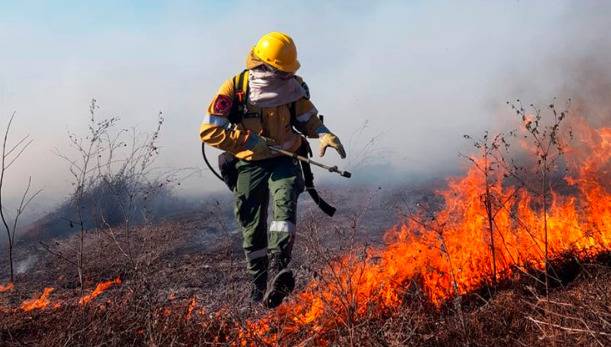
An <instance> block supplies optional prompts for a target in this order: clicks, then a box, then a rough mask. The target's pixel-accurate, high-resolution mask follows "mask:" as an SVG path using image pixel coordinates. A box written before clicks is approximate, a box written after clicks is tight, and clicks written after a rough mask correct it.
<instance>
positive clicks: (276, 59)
mask: <svg viewBox="0 0 611 347" xmlns="http://www.w3.org/2000/svg"><path fill="white" fill-rule="evenodd" d="M254 53H255V55H256V56H257V58H259V59H261V60H262V61H263V62H264V63H266V64H269V65H271V66H273V67H275V68H276V69H278V70H281V71H284V72H290V73H294V72H295V71H297V69H299V66H301V65H300V64H299V61H297V47H296V46H295V42H293V39H292V38H291V37H290V36H288V35H287V34H284V33H280V32H277V31H273V32H271V33H267V34H265V35H263V36H262V37H261V38H260V39H259V42H257V45H256V46H255V48H254Z"/></svg>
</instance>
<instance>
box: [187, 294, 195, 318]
mask: <svg viewBox="0 0 611 347" xmlns="http://www.w3.org/2000/svg"><path fill="white" fill-rule="evenodd" d="M195 307H197V299H195V298H192V299H191V302H190V303H189V307H188V308H187V314H186V315H185V319H186V320H189V319H191V316H192V315H193V310H194V309H195Z"/></svg>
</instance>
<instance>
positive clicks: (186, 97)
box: [0, 1, 611, 201]
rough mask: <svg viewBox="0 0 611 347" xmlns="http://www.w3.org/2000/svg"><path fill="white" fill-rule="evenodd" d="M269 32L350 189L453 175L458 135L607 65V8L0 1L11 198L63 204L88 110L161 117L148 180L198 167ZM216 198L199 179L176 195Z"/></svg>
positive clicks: (585, 4) (1, 108)
mask: <svg viewBox="0 0 611 347" xmlns="http://www.w3.org/2000/svg"><path fill="white" fill-rule="evenodd" d="M268 31H284V32H287V33H289V34H291V35H292V36H293V37H294V39H295V41H296V43H297V45H298V52H299V59H300V61H301V65H302V68H301V70H300V71H299V74H300V75H302V76H303V77H304V78H305V80H306V81H307V82H308V84H309V86H310V90H311V94H312V99H313V102H314V103H315V104H316V105H317V108H318V109H319V110H320V111H321V113H323V114H325V115H326V123H327V125H328V127H329V128H330V129H332V130H334V131H335V132H336V133H337V134H338V135H339V136H340V138H341V139H342V140H343V142H344V143H345V144H346V145H347V151H348V154H349V158H348V160H347V161H346V162H344V163H342V164H343V165H344V166H345V167H347V168H349V169H351V170H353V171H354V176H355V179H358V177H361V180H362V179H363V178H365V177H366V178H371V179H372V180H375V179H376V177H378V178H379V177H385V178H387V177H393V178H399V179H406V180H407V179H409V178H410V177H413V176H417V175H431V174H438V173H440V172H441V173H443V172H444V171H445V170H447V169H449V168H453V167H456V165H457V164H456V163H457V162H458V159H457V157H456V154H457V152H458V151H459V150H462V149H464V148H465V146H464V140H463V139H462V134H464V133H471V134H477V133H479V132H480V131H481V130H483V129H486V128H493V127H497V126H499V124H501V123H503V121H502V116H506V114H507V113H506V111H507V110H506V106H505V104H504V102H505V101H506V100H507V99H509V98H514V97H522V98H530V99H529V101H533V102H541V103H546V102H547V101H548V100H549V99H550V98H552V97H553V96H556V95H557V93H558V91H559V90H561V89H562V88H563V87H565V86H566V84H567V83H569V81H571V80H572V78H573V77H571V75H572V74H573V72H572V70H570V68H568V66H575V65H579V64H583V63H584V62H586V64H587V62H588V59H595V60H596V59H598V60H601V59H603V58H604V59H606V58H609V56H610V55H609V52H610V51H609V49H610V47H611V45H610V43H609V40H611V39H610V36H609V33H610V32H611V2H604V1H574V2H570V1H471V2H465V1H448V2H438V1H401V2H394V1H383V2H373V1H362V2H360V1H293V2H289V1H256V2H255V1H222V2H221V1H218V2H214V1H210V2H205V1H2V2H0V121H2V123H3V124H4V123H5V122H6V120H7V118H8V116H9V115H10V113H11V112H12V111H17V120H16V122H15V126H14V134H15V136H17V135H20V134H26V133H29V134H30V135H31V136H32V137H33V138H34V140H35V141H34V143H33V144H32V146H31V148H30V149H29V150H28V152H27V153H26V155H25V156H24V157H23V159H22V161H21V162H20V163H18V164H17V166H16V167H15V168H14V169H13V171H11V172H10V173H9V178H8V179H9V182H10V184H9V186H8V193H9V194H13V195H14V194H15V192H16V191H18V190H19V189H17V188H19V187H20V185H21V184H22V183H23V180H24V179H25V178H26V177H27V176H28V175H31V176H32V177H33V181H34V184H35V186H36V187H39V188H43V189H44V190H45V192H44V195H43V196H42V201H57V200H59V199H61V198H63V197H65V194H66V192H67V191H68V188H69V178H68V176H67V165H66V163H65V162H63V161H62V160H60V159H59V158H57V157H56V156H55V154H53V153H54V150H55V149H58V150H60V151H63V150H65V149H66V148H67V137H66V132H67V131H68V130H72V131H82V130H83V127H84V125H85V124H86V120H87V113H88V103H89V100H90V99H91V98H92V97H95V98H96V99H97V100H98V103H99V105H100V106H101V109H100V115H118V116H119V117H121V119H122V121H121V122H122V123H121V125H122V126H124V127H131V126H137V127H138V128H140V129H141V130H145V129H149V128H152V127H153V126H154V123H155V117H156V115H157V112H158V111H163V112H164V114H165V116H166V127H165V128H164V129H163V131H162V135H161V157H160V160H159V161H158V163H157V164H158V166H159V167H161V168H182V167H197V168H202V167H203V162H202V159H201V156H200V145H199V138H198V128H199V124H200V122H201V119H202V115H203V112H204V110H205V108H206V106H207V104H208V102H209V100H210V99H211V98H212V96H213V95H214V93H215V91H216V89H217V88H218V86H219V85H220V84H221V83H222V82H223V80H225V79H226V78H229V77H230V76H232V75H233V74H235V73H237V72H239V71H240V70H241V69H243V65H244V60H245V55H246V53H247V52H248V50H249V48H250V47H251V46H252V45H253V44H254V43H256V41H257V39H258V37H259V36H260V35H262V34H264V33H266V32H268ZM607 65H608V60H607ZM500 119H501V120H500ZM359 129H361V131H359ZM372 138H375V141H374V142H373V146H371V147H367V148H370V150H367V151H364V150H363V149H364V148H366V144H367V143H368V142H369V141H370V140H371V139H372ZM316 145H317V143H316ZM387 160H392V167H391V166H389V165H387V164H385V163H386V161H387ZM326 161H327V162H332V161H333V162H335V161H339V159H338V157H337V156H336V155H335V154H334V153H332V155H330V156H329V157H328V158H327V159H326ZM391 168H394V173H391ZM318 177H321V178H322V179H327V180H334V181H338V182H339V180H342V179H341V178H335V177H334V176H331V175H329V174H325V173H319V174H318ZM219 189H223V186H222V184H221V183H220V182H217V181H216V178H214V177H213V176H212V175H211V174H209V173H208V172H206V171H204V172H202V173H201V175H199V176H194V177H192V178H191V179H190V180H189V181H188V182H185V184H183V185H182V188H181V191H182V192H183V193H188V194H193V195H197V194H200V195H201V194H203V193H204V192H206V191H212V190H219Z"/></svg>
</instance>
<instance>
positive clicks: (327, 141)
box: [320, 133, 346, 159]
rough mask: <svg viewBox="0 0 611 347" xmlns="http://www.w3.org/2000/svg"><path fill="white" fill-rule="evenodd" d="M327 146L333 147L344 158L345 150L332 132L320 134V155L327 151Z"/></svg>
mask: <svg viewBox="0 0 611 347" xmlns="http://www.w3.org/2000/svg"><path fill="white" fill-rule="evenodd" d="M327 147H332V148H335V150H336V151H337V153H338V154H339V156H340V157H341V158H342V159H344V158H346V150H345V149H344V146H343V145H342V143H341V142H340V141H339V138H338V137H337V136H335V135H333V134H332V133H323V134H320V156H321V157H322V156H324V155H325V152H326V151H327Z"/></svg>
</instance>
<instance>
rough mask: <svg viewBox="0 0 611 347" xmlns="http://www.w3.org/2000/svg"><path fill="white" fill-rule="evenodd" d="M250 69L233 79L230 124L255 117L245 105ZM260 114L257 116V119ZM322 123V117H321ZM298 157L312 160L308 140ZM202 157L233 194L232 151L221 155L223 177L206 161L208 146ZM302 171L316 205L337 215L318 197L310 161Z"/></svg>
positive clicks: (294, 111) (291, 109) (293, 117)
mask: <svg viewBox="0 0 611 347" xmlns="http://www.w3.org/2000/svg"><path fill="white" fill-rule="evenodd" d="M301 85H302V87H303V88H304V89H305V91H306V96H305V97H306V98H308V99H309V98H310V92H309V89H308V86H307V84H305V82H303V83H302V84H301ZM248 92H249V88H248V70H244V71H242V72H241V73H239V74H237V75H235V76H234V77H233V95H234V98H233V103H232V105H231V110H230V112H229V115H228V117H227V118H228V119H229V122H230V123H231V124H233V125H237V124H239V123H240V122H242V119H243V118H244V117H249V116H251V115H254V114H255V113H254V112H248V109H247V107H246V104H247V102H248ZM296 105H297V101H294V102H292V103H291V104H290V105H289V112H290V114H291V125H292V126H293V129H294V130H295V131H296V129H295V127H294V124H295V122H296V119H297V107H296ZM258 115H259V114H258V112H257V113H256V116H258ZM320 117H321V120H322V115H321V116H320ZM297 154H299V155H301V156H303V157H306V158H309V157H311V156H312V149H311V148H310V144H309V143H308V141H307V140H306V139H305V137H304V138H303V139H302V141H301V146H300V148H299V149H298V150H297ZM202 155H203V157H204V161H205V162H206V164H207V165H208V167H209V168H210V170H211V171H212V172H213V173H214V175H215V176H216V177H218V178H219V179H220V180H222V181H223V182H225V184H226V185H227V187H228V188H229V190H231V191H234V190H235V188H236V185H237V181H238V170H237V168H236V164H237V162H238V161H239V159H238V158H236V157H235V156H234V155H233V154H231V153H229V152H223V153H221V154H219V156H218V168H219V171H220V172H221V173H220V175H219V174H218V173H217V172H216V171H215V170H214V169H213V168H212V166H211V165H210V163H209V162H208V158H206V151H205V143H202ZM299 163H300V165H301V170H302V172H303V179H304V182H305V189H306V191H307V192H308V194H310V197H311V198H312V200H314V202H315V203H316V205H317V206H318V207H319V208H320V209H321V210H322V211H323V212H324V213H325V214H327V215H328V216H331V217H332V216H333V215H334V214H335V211H336V209H335V207H333V206H331V205H329V204H328V203H327V202H326V201H324V200H323V199H322V198H321V197H320V196H319V195H318V192H317V191H316V189H315V188H314V174H313V173H312V168H311V166H310V164H309V163H308V162H304V161H300V162H299Z"/></svg>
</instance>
